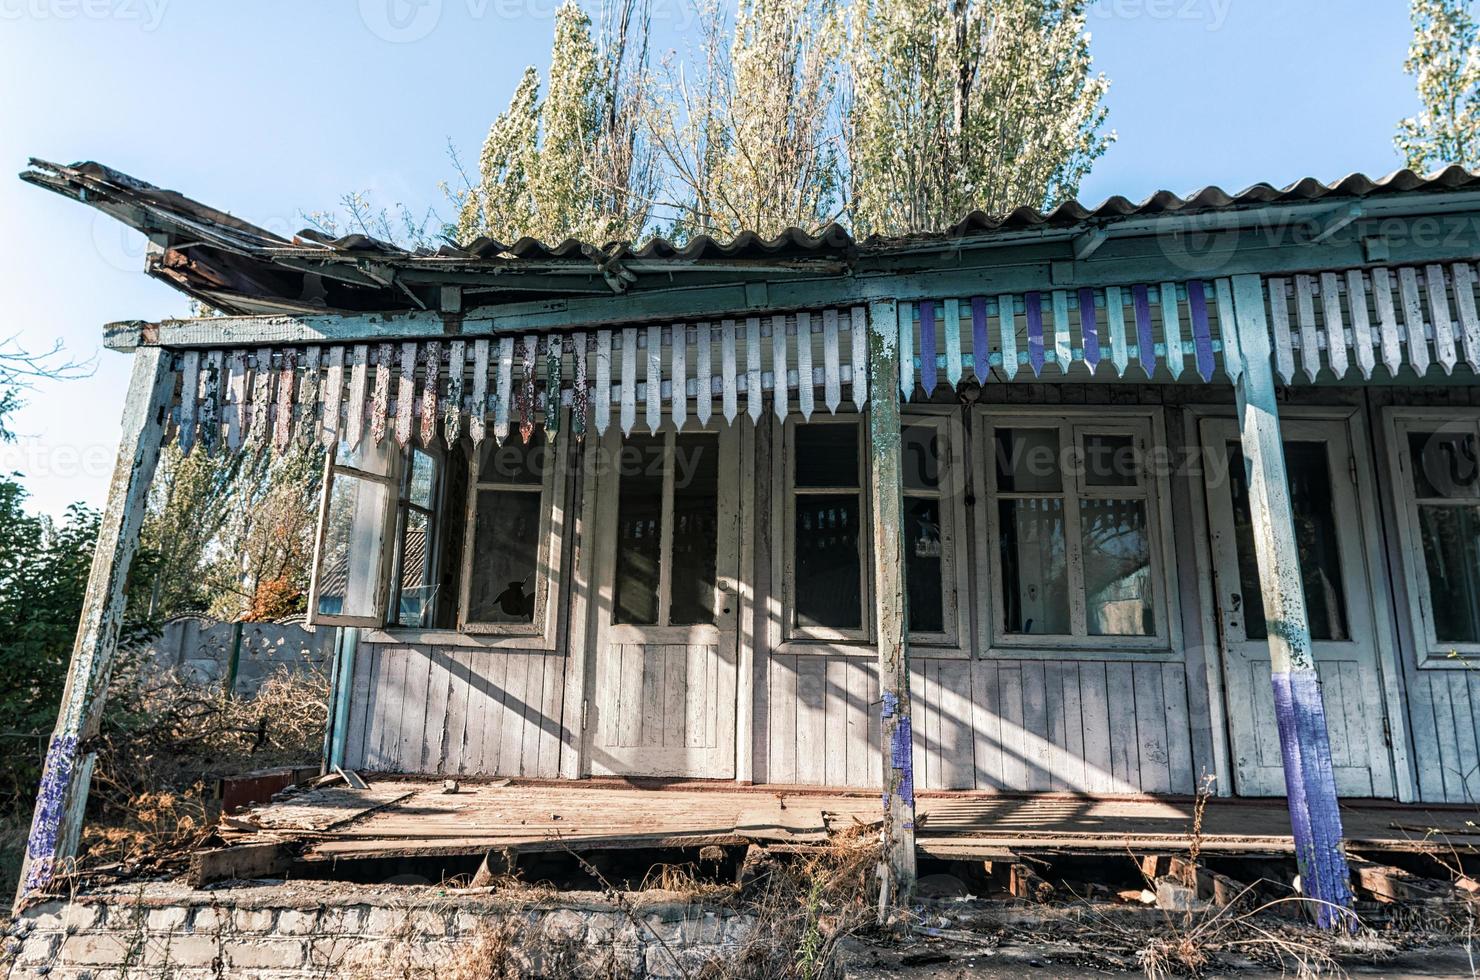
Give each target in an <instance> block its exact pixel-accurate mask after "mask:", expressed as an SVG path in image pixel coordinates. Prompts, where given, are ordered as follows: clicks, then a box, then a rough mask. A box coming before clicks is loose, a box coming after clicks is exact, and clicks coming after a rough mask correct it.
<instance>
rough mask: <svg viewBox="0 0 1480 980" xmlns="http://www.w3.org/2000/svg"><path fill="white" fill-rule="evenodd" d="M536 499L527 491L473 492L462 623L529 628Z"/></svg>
mask: <svg viewBox="0 0 1480 980" xmlns="http://www.w3.org/2000/svg"><path fill="white" fill-rule="evenodd" d="M542 499H543V495H542V494H540V493H538V492H533V491H529V490H479V491H478V495H477V500H476V507H477V513H476V516H475V518H474V520H473V557H472V567H471V573H470V578H469V582H468V611H467V620H468V622H470V623H529V622H533V620H534V611H535V595H536V586H537V584H538V573H539V553H540V503H541V501H542Z"/></svg>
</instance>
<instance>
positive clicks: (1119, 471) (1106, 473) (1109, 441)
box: [1084, 433, 1137, 487]
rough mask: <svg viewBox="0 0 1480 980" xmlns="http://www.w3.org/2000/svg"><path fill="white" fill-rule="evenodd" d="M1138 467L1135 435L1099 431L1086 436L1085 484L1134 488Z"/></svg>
mask: <svg viewBox="0 0 1480 980" xmlns="http://www.w3.org/2000/svg"><path fill="white" fill-rule="evenodd" d="M1136 469H1137V467H1136V440H1135V437H1134V436H1112V435H1105V434H1103V433H1099V434H1094V435H1086V436H1085V437H1084V484H1085V486H1089V487H1133V486H1135V485H1136Z"/></svg>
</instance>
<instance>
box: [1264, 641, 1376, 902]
mask: <svg viewBox="0 0 1480 980" xmlns="http://www.w3.org/2000/svg"><path fill="white" fill-rule="evenodd" d="M1271 677H1272V680H1273V683H1274V711H1275V718H1276V720H1277V721H1278V723H1279V729H1280V748H1281V752H1282V754H1283V757H1284V763H1285V793H1286V796H1287V798H1288V800H1289V805H1290V826H1291V832H1292V834H1293V836H1294V839H1295V860H1296V862H1297V863H1298V865H1299V867H1300V884H1301V891H1302V892H1303V893H1304V894H1305V896H1306V897H1307V898H1310V899H1313V900H1314V901H1316V902H1317V903H1319V904H1318V905H1317V907H1316V910H1315V912H1316V924H1317V925H1319V926H1321V927H1322V928H1324V929H1330V928H1334V927H1335V926H1337V925H1343V924H1344V925H1346V926H1347V927H1348V928H1355V927H1356V917H1355V916H1354V915H1352V913H1351V907H1352V891H1351V872H1350V871H1349V870H1348V869H1347V866H1346V855H1345V853H1344V852H1343V851H1342V849H1341V811H1340V809H1339V808H1338V806H1337V802H1336V775H1335V772H1334V771H1333V769H1332V767H1331V740H1330V736H1329V734H1328V733H1327V730H1326V709H1325V705H1324V703H1323V702H1322V700H1321V687H1320V680H1319V678H1318V676H1317V674H1316V672H1315V670H1314V669H1309V670H1291V671H1275V672H1274V673H1273V674H1272V675H1271Z"/></svg>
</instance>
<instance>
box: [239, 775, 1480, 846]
mask: <svg viewBox="0 0 1480 980" xmlns="http://www.w3.org/2000/svg"><path fill="white" fill-rule="evenodd" d="M878 808H879V797H878V796H877V794H873V793H866V792H852V793H846V792H826V791H822V792H819V791H816V790H813V789H801V788H793V787H777V786H753V787H738V786H736V785H735V784H733V783H701V784H695V783H678V784H667V785H662V786H653V787H646V788H644V787H639V786H636V785H634V784H632V783H629V782H627V781H623V780H585V781H581V782H546V781H527V782H525V781H520V782H514V783H509V782H507V781H500V782H499V783H464V784H462V785H461V786H460V787H459V788H458V791H457V792H452V793H449V792H446V791H445V790H444V786H443V784H442V783H441V782H428V781H418V780H410V779H404V778H402V779H397V778H394V777H379V778H372V779H371V780H370V787H369V789H367V790H353V789H350V788H348V787H342V786H337V787H333V788H332V792H331V791H330V790H328V789H319V790H312V791H307V792H298V793H293V794H290V795H286V796H284V797H283V798H282V799H280V800H279V801H277V802H274V803H270V804H267V805H264V806H259V807H256V808H253V809H251V810H248V811H245V812H244V813H242V814H238V815H237V816H236V817H235V818H233V819H232V820H231V822H230V825H229V826H228V827H227V828H226V829H225V830H224V831H223V833H222V836H223V838H224V839H225V842H226V843H227V844H228V845H230V844H237V843H242V844H245V843H266V842H281V843H287V844H291V845H293V846H294V847H295V849H297V850H298V851H299V860H303V861H309V862H316V861H334V860H342V859H353V858H386V857H418V856H427V857H431V856H446V855H455V854H481V853H486V852H487V851H489V850H492V849H499V848H511V849H514V850H516V851H522V852H531V853H532V852H540V851H551V850H560V849H565V848H571V849H573V850H600V849H612V850H621V849H631V848H664V847H702V846H705V845H710V844H720V845H738V844H745V843H749V842H755V841H759V842H765V843H782V844H806V843H815V842H818V841H822V840H824V839H826V837H827V835H828V834H829V833H830V832H832V831H836V830H838V829H841V828H845V827H848V826H854V825H857V824H867V825H872V824H874V823H876V822H877V820H878ZM1193 809H1194V802H1193V801H1192V800H1190V799H1186V800H1181V799H1175V798H1149V797H1109V798H1091V797H1084V796H1071V795H1066V794H1038V795H1031V796H1008V795H996V794H984V793H964V792H963V793H932V794H922V795H921V796H920V798H919V807H918V811H919V814H918V818H917V819H918V824H919V831H918V835H917V846H918V848H919V852H920V853H921V854H922V855H923V856H927V857H933V858H942V859H955V860H971V859H977V860H981V859H988V860H990V859H996V860H1001V859H1002V856H1003V855H1004V854H1005V853H1012V852H1022V851H1035V850H1036V851H1053V852H1056V853H1060V854H1096V853H1105V852H1111V851H1113V852H1121V853H1124V852H1126V851H1133V852H1143V853H1151V852H1167V851H1179V850H1185V849H1186V848H1187V847H1188V846H1189V845H1190V844H1191V842H1192V841H1191V836H1190V828H1191V826H1192V816H1193ZM1342 817H1343V822H1344V824H1345V827H1346V831H1347V846H1348V848H1349V849H1350V850H1352V851H1354V852H1361V851H1371V852H1378V853H1381V852H1386V853H1426V852H1435V853H1437V852H1445V853H1448V852H1449V851H1451V849H1453V848H1456V847H1458V848H1461V849H1463V850H1466V851H1470V850H1472V849H1473V848H1474V847H1475V846H1476V844H1480V841H1475V842H1471V841H1470V840H1469V839H1464V838H1461V839H1460V840H1455V839H1449V838H1446V837H1445V836H1444V835H1443V834H1436V833H1429V832H1427V828H1436V829H1441V830H1442V829H1443V828H1446V827H1449V826H1464V820H1465V816H1464V812H1463V811H1462V810H1461V809H1456V808H1445V807H1435V806H1405V805H1401V804H1394V803H1386V802H1355V803H1348V804H1346V805H1344V807H1343V813H1342ZM1413 828H1426V830H1425V831H1419V830H1415V829H1413ZM1200 847H1201V850H1202V852H1203V853H1206V854H1229V855H1233V854H1244V855H1247V854H1269V855H1285V854H1290V853H1292V852H1293V845H1292V842H1291V839H1290V836H1289V814H1288V811H1287V810H1286V808H1285V805H1284V801H1283V800H1278V799H1272V800H1221V799H1215V800H1212V801H1210V802H1209V803H1208V806H1207V810H1206V813H1205V815H1204V819H1203V832H1202V835H1201V840H1200Z"/></svg>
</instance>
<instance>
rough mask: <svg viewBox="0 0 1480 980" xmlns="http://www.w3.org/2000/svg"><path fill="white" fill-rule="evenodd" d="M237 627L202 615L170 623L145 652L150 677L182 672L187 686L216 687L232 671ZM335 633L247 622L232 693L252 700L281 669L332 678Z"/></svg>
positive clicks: (300, 626) (144, 664)
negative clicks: (317, 673)
mask: <svg viewBox="0 0 1480 980" xmlns="http://www.w3.org/2000/svg"><path fill="white" fill-rule="evenodd" d="M235 629H236V625H235V624H233V623H221V622H217V621H216V620H213V619H205V618H203V617H198V616H185V617H181V618H180V619H173V620H170V621H169V622H168V623H166V624H165V625H164V628H163V629H162V630H161V631H160V634H159V636H158V638H157V639H155V640H154V641H153V642H152V643H150V644H149V645H148V646H147V647H145V648H144V649H142V650H140V651H139V653H140V654H141V655H142V657H143V667H144V668H145V670H146V674H153V675H155V676H157V675H160V674H165V673H170V672H175V673H178V674H179V675H180V676H181V677H182V678H184V679H185V680H186V681H187V682H188V683H191V684H198V685H200V686H202V687H212V686H215V685H217V684H220V683H221V682H222V681H224V680H225V678H226V675H227V673H228V671H229V669H230V667H229V665H230V662H231V650H232V645H233V641H232V637H233V634H234V632H235ZM333 656H334V630H333V629H332V628H325V629H317V630H309V629H308V628H307V627H305V626H302V625H300V624H297V623H242V624H241V652H240V655H239V657H238V660H237V670H236V684H235V687H234V690H233V692H232V693H234V694H236V695H238V696H241V697H251V696H252V695H253V694H255V693H256V692H257V688H258V687H259V686H260V685H261V683H262V681H263V680H264V679H266V678H267V676H268V675H269V674H271V673H273V672H274V671H276V670H278V669H279V668H287V669H288V670H292V671H309V670H316V671H318V672H320V673H322V674H323V675H324V676H325V677H328V675H329V667H330V659H331V658H332V657H333Z"/></svg>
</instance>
